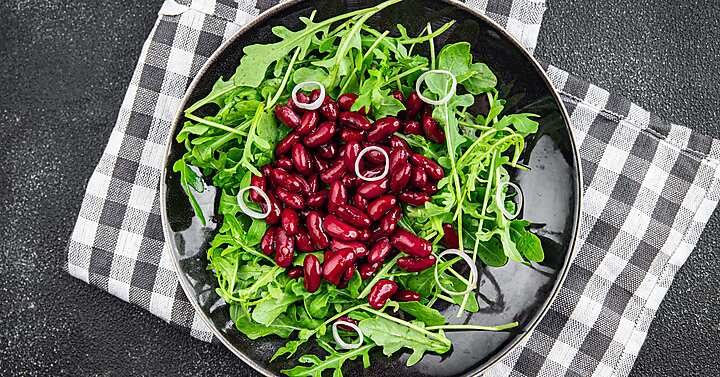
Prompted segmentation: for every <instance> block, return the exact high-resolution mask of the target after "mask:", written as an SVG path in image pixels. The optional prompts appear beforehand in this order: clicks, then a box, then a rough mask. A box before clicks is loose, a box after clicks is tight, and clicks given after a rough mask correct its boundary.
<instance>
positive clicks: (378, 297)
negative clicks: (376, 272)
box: [368, 279, 398, 310]
mask: <svg viewBox="0 0 720 377" xmlns="http://www.w3.org/2000/svg"><path fill="white" fill-rule="evenodd" d="M397 290H398V285H397V284H396V283H395V282H394V281H392V280H387V279H381V280H379V281H378V282H377V283H375V285H374V286H373V287H372V289H370V294H369V295H368V303H369V304H370V306H371V307H372V308H373V309H378V310H379V309H382V307H383V306H385V303H386V302H387V300H388V299H389V298H390V297H392V295H394V294H395V292H397Z"/></svg>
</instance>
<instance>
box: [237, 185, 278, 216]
mask: <svg viewBox="0 0 720 377" xmlns="http://www.w3.org/2000/svg"><path fill="white" fill-rule="evenodd" d="M248 190H254V191H255V192H257V193H258V195H260V196H261V197H262V198H263V200H265V204H266V206H265V207H266V208H267V210H266V211H265V213H261V212H257V211H253V210H251V209H250V208H248V206H247V204H245V198H244V197H243V196H244V194H245V192H247V191H248ZM237 203H238V206H239V207H240V209H241V210H242V211H243V213H244V214H246V215H248V216H250V217H252V218H253V219H264V218H266V217H268V216H270V211H272V208H271V207H272V203H270V198H269V197H268V196H267V194H266V193H265V191H263V190H262V189H261V188H260V187H257V186H248V187H245V188H243V189H242V190H240V192H238V194H237Z"/></svg>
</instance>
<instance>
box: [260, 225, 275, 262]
mask: <svg viewBox="0 0 720 377" xmlns="http://www.w3.org/2000/svg"><path fill="white" fill-rule="evenodd" d="M275 231H276V228H275V227H272V226H271V227H269V228H267V230H265V235H264V236H263V238H262V240H261V241H260V249H261V250H262V252H263V254H265V255H271V254H272V253H273V251H275Z"/></svg>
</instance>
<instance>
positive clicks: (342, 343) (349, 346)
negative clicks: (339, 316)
mask: <svg viewBox="0 0 720 377" xmlns="http://www.w3.org/2000/svg"><path fill="white" fill-rule="evenodd" d="M338 325H345V326H347V327H349V328H351V329H353V330H355V332H356V333H357V334H358V335H359V336H360V338H358V340H357V341H356V342H355V343H352V344H350V343H345V341H344V340H342V338H341V337H340V334H338V329H337V328H338ZM332 333H333V338H335V341H336V342H337V344H338V345H339V346H340V348H342V349H346V350H354V349H356V348H360V346H362V345H363V341H365V337H364V336H363V333H362V330H360V328H359V327H358V326H357V325H356V324H354V323H350V322H347V321H335V323H333V324H332Z"/></svg>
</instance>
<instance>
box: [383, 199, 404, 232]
mask: <svg viewBox="0 0 720 377" xmlns="http://www.w3.org/2000/svg"><path fill="white" fill-rule="evenodd" d="M402 215H403V213H402V208H400V207H397V206H396V207H394V208H393V209H391V210H390V211H388V213H387V214H386V215H385V216H383V217H382V219H380V229H382V231H383V232H384V233H385V234H393V232H395V229H397V223H398V221H400V219H401V218H402Z"/></svg>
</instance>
